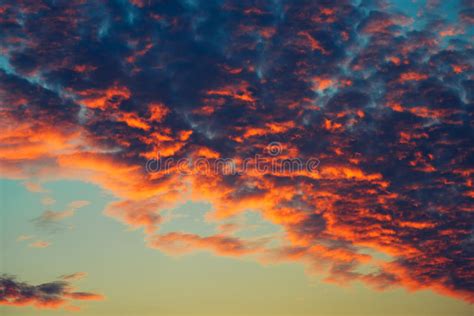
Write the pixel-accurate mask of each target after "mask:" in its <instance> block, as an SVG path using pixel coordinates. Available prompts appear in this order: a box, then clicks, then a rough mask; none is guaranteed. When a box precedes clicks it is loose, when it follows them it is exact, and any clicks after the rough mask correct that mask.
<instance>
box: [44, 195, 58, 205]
mask: <svg viewBox="0 0 474 316" xmlns="http://www.w3.org/2000/svg"><path fill="white" fill-rule="evenodd" d="M54 203H56V200H55V199H53V198H52V197H49V196H47V197H44V198H43V199H42V200H41V204H43V205H53V204H54Z"/></svg>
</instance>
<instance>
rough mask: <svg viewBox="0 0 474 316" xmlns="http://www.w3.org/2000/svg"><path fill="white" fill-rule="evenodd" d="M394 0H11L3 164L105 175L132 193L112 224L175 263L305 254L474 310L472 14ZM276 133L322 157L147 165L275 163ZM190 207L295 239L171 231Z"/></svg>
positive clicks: (5, 10) (21, 172)
mask: <svg viewBox="0 0 474 316" xmlns="http://www.w3.org/2000/svg"><path fill="white" fill-rule="evenodd" d="M376 3H377V1H363V2H362V4H361V5H360V6H355V5H354V4H353V3H352V2H351V1H338V3H337V4H336V3H333V2H330V1H301V2H298V5H296V4H292V3H287V4H285V5H282V6H278V5H275V3H274V2H268V3H267V2H266V1H257V2H254V1H224V2H222V3H219V4H217V3H210V4H207V5H204V4H196V5H195V6H192V5H189V6H185V5H182V4H181V2H167V3H156V4H155V3H151V2H147V1H133V2H130V3H127V2H121V3H120V4H118V3H116V4H104V3H84V2H82V1H70V2H68V3H64V4H44V5H35V4H32V3H29V4H25V3H23V2H22V1H19V2H17V1H15V2H11V3H7V4H5V5H4V7H2V10H1V11H0V23H1V24H2V34H1V35H0V36H2V44H1V47H0V48H1V53H2V56H4V60H5V62H2V63H1V65H2V66H1V69H2V70H1V71H0V81H1V83H2V84H1V85H0V97H1V98H0V106H1V108H0V111H1V116H0V124H2V126H6V127H7V128H6V129H5V131H4V132H3V133H2V135H0V140H1V141H2V146H0V160H1V164H0V168H1V169H0V170H1V172H2V175H4V177H8V178H14V179H21V180H22V181H25V183H29V182H28V180H30V179H31V178H34V179H35V180H36V179H37V181H38V182H39V183H38V185H39V184H40V183H41V182H42V181H49V180H56V179H79V180H82V181H87V182H91V183H94V184H96V185H99V186H100V187H102V188H103V189H105V190H107V191H109V192H110V193H112V194H113V195H114V196H115V197H116V198H117V200H116V201H114V202H112V203H110V204H109V205H108V206H107V207H106V209H105V213H106V214H107V215H108V216H111V217H113V218H116V219H118V220H120V221H121V222H123V223H124V224H126V225H128V226H130V227H131V228H134V229H137V228H142V229H144V231H145V233H146V235H147V241H148V243H149V246H151V247H154V248H157V249H160V250H162V251H165V252H168V253H171V254H182V253H188V252H192V251H194V250H208V251H211V252H213V253H215V254H217V255H225V256H235V257H239V256H247V255H249V256H252V257H253V258H255V259H256V260H259V261H260V262H262V263H269V262H281V261H293V262H301V263H303V264H305V265H306V266H307V267H308V271H310V272H317V273H322V274H325V276H326V280H327V281H329V282H335V283H339V284H342V283H348V282H350V281H353V280H358V281H363V282H366V283H367V284H369V285H371V286H374V287H375V288H377V289H384V288H388V287H395V286H403V287H405V288H408V289H413V290H415V289H424V288H430V289H433V290H435V291H437V292H439V293H442V294H443V295H451V296H455V297H459V298H462V299H465V300H467V301H472V300H473V294H472V293H473V275H472V272H471V271H472V270H473V269H472V267H473V266H472V258H473V253H472V249H473V241H472V224H471V223H472V222H473V221H474V218H473V212H472V210H473V202H474V201H473V198H474V193H473V192H474V190H473V181H472V175H473V173H474V171H473V168H472V162H473V150H472V148H473V146H472V143H473V141H472V135H473V134H474V133H473V125H474V124H473V115H472V112H473V111H472V108H473V104H474V103H473V102H474V89H473V88H472V87H473V86H474V84H473V75H474V72H473V71H474V67H473V65H472V57H471V56H472V44H471V43H470V42H471V41H469V37H468V35H467V34H468V32H467V31H466V30H467V28H468V26H469V24H470V23H471V21H472V10H473V7H472V5H471V4H470V3H469V2H465V1H464V2H461V3H460V4H459V6H457V7H456V6H453V10H454V11H456V12H454V11H453V12H452V13H456V14H458V16H459V20H460V23H452V22H450V19H449V18H448V17H447V16H446V12H442V11H440V10H441V9H440V7H439V6H437V5H434V4H432V5H430V6H428V7H427V9H426V10H427V11H429V12H427V13H426V14H423V13H420V16H418V17H416V19H415V18H414V17H411V16H408V15H404V14H401V13H400V10H398V9H396V8H394V6H383V5H377V4H376ZM53 9H54V10H53ZM125 12H128V13H127V14H125ZM456 14H454V15H456ZM454 15H453V16H454ZM443 17H445V18H443ZM420 21H421V22H423V23H421V22H420ZM458 24H459V25H458ZM271 142H278V143H279V146H280V148H279V150H278V153H277V157H278V158H287V159H289V158H296V157H297V158H300V159H302V160H308V159H312V158H316V159H318V161H319V162H320V164H319V165H318V168H316V169H315V170H312V171H307V170H298V171H297V172H288V171H275V170H270V171H269V170H266V171H264V172H261V171H258V170H256V168H254V167H255V166H252V165H251V166H250V167H251V168H249V169H248V170H247V171H246V172H243V173H241V174H225V173H224V172H217V173H215V172H208V173H193V172H191V171H193V170H189V165H188V164H187V163H185V164H181V165H180V164H176V163H174V164H171V165H170V166H169V168H168V169H167V170H166V171H163V170H162V171H156V167H157V165H156V164H155V165H153V164H151V165H150V164H149V162H150V161H151V162H153V160H152V159H158V158H160V157H161V158H168V159H174V161H175V162H177V161H178V160H179V159H184V158H186V159H197V158H206V159H208V161H209V162H213V161H215V160H216V159H218V158H229V159H232V161H234V162H236V163H241V162H243V161H245V159H246V158H249V157H250V158H252V157H255V155H261V156H263V157H264V158H266V159H268V158H271V157H273V158H275V156H272V155H271V152H270V153H269V151H268V144H269V143H271ZM155 162H156V161H155ZM146 167H154V168H155V169H153V168H152V169H153V170H154V171H153V170H150V169H147V168H146ZM29 187H30V189H34V188H33V186H31V185H30V186H29ZM36 188H40V186H38V187H36ZM186 200H193V201H207V202H210V203H211V204H212V207H213V210H212V212H211V213H209V214H207V218H206V220H208V221H209V222H210V223H214V224H216V227H218V226H221V227H222V225H223V224H225V223H224V222H225V221H227V220H232V219H233V218H234V217H236V216H238V215H239V214H242V213H245V212H248V211H253V212H258V213H259V214H260V215H261V217H262V218H263V219H264V220H266V221H268V222H270V223H272V224H275V225H278V226H279V227H280V228H281V230H282V232H283V233H282V234H274V235H271V236H259V237H258V238H243V237H238V235H237V232H236V230H233V229H224V230H222V231H221V232H219V233H214V234H212V233H210V234H208V235H198V234H195V233H191V232H182V231H174V232H166V233H165V232H161V231H160V228H161V226H162V225H163V222H165V218H166V215H165V214H164V210H167V209H171V208H173V207H175V206H177V205H179V204H182V203H183V202H184V201H186ZM64 215H67V214H46V216H47V217H48V218H57V217H58V216H59V217H61V216H64ZM373 252H380V253H383V254H385V255H386V257H387V259H384V260H379V259H376V258H374V257H372V256H371V255H369V254H370V253H373ZM362 268H367V269H362ZM361 271H370V272H361ZM75 296H76V297H87V295H82V294H76V295H75ZM91 297H92V296H91ZM51 304H53V303H51Z"/></svg>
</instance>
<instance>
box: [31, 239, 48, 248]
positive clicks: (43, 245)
mask: <svg viewBox="0 0 474 316" xmlns="http://www.w3.org/2000/svg"><path fill="white" fill-rule="evenodd" d="M50 245H51V243H50V242H47V241H44V240H37V241H35V242H33V243H31V244H30V247H31V248H46V247H49V246H50Z"/></svg>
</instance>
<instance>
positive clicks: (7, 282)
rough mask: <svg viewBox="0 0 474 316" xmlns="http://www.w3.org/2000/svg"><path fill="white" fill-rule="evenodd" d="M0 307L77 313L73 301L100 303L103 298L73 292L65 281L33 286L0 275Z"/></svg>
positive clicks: (101, 296) (91, 294) (96, 295)
mask: <svg viewBox="0 0 474 316" xmlns="http://www.w3.org/2000/svg"><path fill="white" fill-rule="evenodd" d="M0 289H2V291H1V292H0V305H9V306H16V307H24V306H32V307H35V308H38V309H58V308H64V309H65V310H67V311H78V310H79V309H80V308H79V307H77V306H74V305H72V304H71V303H73V301H75V300H81V301H91V300H92V301H100V300H104V299H105V297H104V296H103V295H101V294H98V293H91V292H73V290H74V289H73V287H72V286H71V285H70V284H69V282H67V281H64V280H62V281H53V282H48V283H42V284H39V285H33V284H30V283H26V282H19V281H17V280H16V279H15V277H13V276H8V275H0Z"/></svg>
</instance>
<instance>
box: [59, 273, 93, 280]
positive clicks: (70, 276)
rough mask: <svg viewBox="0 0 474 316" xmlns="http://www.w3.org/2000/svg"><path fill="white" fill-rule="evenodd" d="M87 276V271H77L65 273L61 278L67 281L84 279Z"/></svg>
mask: <svg viewBox="0 0 474 316" xmlns="http://www.w3.org/2000/svg"><path fill="white" fill-rule="evenodd" d="M86 276H87V272H76V273H72V274H64V275H61V276H60V277H59V278H60V279H62V280H65V281H75V280H80V279H83V278H85V277H86Z"/></svg>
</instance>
